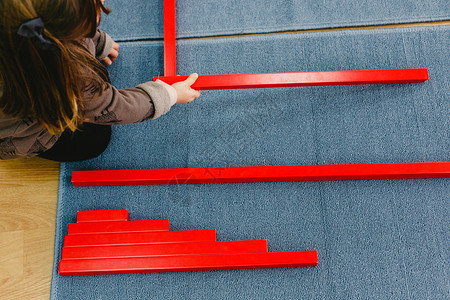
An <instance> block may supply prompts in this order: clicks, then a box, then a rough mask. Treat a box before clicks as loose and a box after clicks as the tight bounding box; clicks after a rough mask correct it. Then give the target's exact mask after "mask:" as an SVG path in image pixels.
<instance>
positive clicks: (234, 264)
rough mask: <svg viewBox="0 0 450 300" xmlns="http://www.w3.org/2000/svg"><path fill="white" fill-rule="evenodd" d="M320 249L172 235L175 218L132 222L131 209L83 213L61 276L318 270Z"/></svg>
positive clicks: (68, 242)
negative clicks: (276, 247)
mask: <svg viewBox="0 0 450 300" xmlns="http://www.w3.org/2000/svg"><path fill="white" fill-rule="evenodd" d="M317 260H318V259H317V251H289V252H268V251H267V241H266V240H250V241H225V242H218V241H216V231H215V230H214V229H212V230H185V231H170V230H169V220H167V219H161V220H142V221H129V219H128V211H127V210H126V209H112V210H92V211H79V212H78V214H77V223H71V224H69V227H68V234H67V235H66V236H65V239H64V247H63V249H62V257H61V260H60V262H59V274H61V275H63V276H69V275H100V274H125V273H155V272H181V271H210V270H233V269H261V268H286V267H313V266H316V265H317Z"/></svg>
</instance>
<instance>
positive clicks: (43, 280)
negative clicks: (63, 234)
mask: <svg viewBox="0 0 450 300" xmlns="http://www.w3.org/2000/svg"><path fill="white" fill-rule="evenodd" d="M58 176H59V163H55V162H51V161H47V160H44V159H40V158H33V159H20V160H11V161H0V299H2V300H6V299H14V300H17V299H49V298H50V281H51V274H52V268H53V267H52V266H53V247H54V239H55V219H56V203H57V193H58Z"/></svg>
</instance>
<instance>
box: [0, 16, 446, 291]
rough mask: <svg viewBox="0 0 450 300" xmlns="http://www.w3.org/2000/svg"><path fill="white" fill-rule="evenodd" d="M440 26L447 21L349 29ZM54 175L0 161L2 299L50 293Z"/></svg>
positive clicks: (38, 163)
mask: <svg viewBox="0 0 450 300" xmlns="http://www.w3.org/2000/svg"><path fill="white" fill-rule="evenodd" d="M440 25H450V21H445V22H430V23H411V24H401V25H394V26H389V25H386V26H367V27H352V28H350V29H369V28H370V29H372V28H387V27H412V26H440ZM343 29H347V28H337V29H332V30H343ZM324 30H325V29H320V30H308V31H305V32H310V31H324ZM420 67H426V66H420ZM58 175H59V163H55V162H50V161H47V160H44V159H39V158H33V159H20V160H13V161H0V299H1V300H7V299H14V300H16V299H49V297H50V282H51V275H52V267H53V247H54V236H55V218H56V203H57V191H58Z"/></svg>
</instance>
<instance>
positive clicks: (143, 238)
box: [64, 229, 216, 247]
mask: <svg viewBox="0 0 450 300" xmlns="http://www.w3.org/2000/svg"><path fill="white" fill-rule="evenodd" d="M215 240H216V230H214V229H211V230H186V231H160V232H131V233H105V234H79V235H66V236H65V238H64V247H79V246H101V245H103V246H108V245H109V246H113V245H136V244H162V243H183V242H212V241H215Z"/></svg>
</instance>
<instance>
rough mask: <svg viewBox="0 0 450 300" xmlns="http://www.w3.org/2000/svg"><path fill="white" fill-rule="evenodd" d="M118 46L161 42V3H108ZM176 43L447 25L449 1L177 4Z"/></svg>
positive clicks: (108, 24) (195, 0)
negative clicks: (361, 28)
mask: <svg viewBox="0 0 450 300" xmlns="http://www.w3.org/2000/svg"><path fill="white" fill-rule="evenodd" d="M106 4H107V5H108V6H109V7H110V8H111V9H112V11H113V12H112V13H111V14H110V15H109V16H107V17H104V18H103V20H102V27H103V28H107V29H108V32H109V33H110V34H111V36H112V37H113V38H115V39H117V40H121V41H123V40H137V39H158V38H159V39H160V38H162V37H163V1H162V0H158V1H155V0H153V1H150V0H129V1H127V2H126V5H124V2H123V1H118V0H107V1H106ZM176 20H177V37H179V38H185V37H199V36H212V35H229V34H241V33H263V32H277V31H286V30H301V29H317V28H333V27H345V26H363V25H380V24H397V23H411V22H427V21H440V20H450V3H449V1H448V0H421V1H417V0H402V1H391V0H375V1H374V0H359V1H355V0H328V1H317V0H272V1H267V0H233V1H220V0H190V1H177V3H176Z"/></svg>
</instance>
